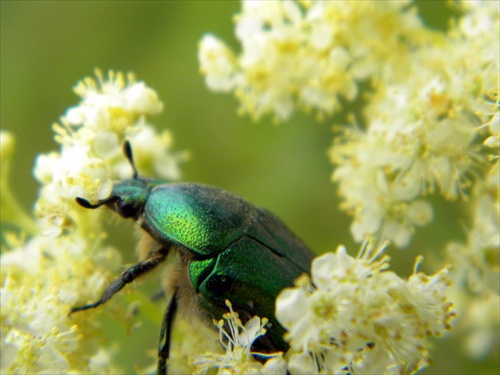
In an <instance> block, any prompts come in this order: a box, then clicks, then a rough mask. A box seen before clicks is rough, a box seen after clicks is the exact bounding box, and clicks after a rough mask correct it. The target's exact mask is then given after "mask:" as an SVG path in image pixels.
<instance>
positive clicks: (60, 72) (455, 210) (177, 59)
mask: <svg viewBox="0 0 500 375" xmlns="http://www.w3.org/2000/svg"><path fill="white" fill-rule="evenodd" d="M443 3H444V2H442V1H435V2H432V1H431V2H421V3H419V7H420V9H421V12H422V15H423V17H424V18H425V20H426V22H428V23H429V24H431V25H432V26H433V27H441V28H443V27H444V25H445V24H446V22H447V17H448V16H449V13H447V10H446V9H445V6H443ZM239 9H240V3H239V2H238V1H151V2H148V1H140V2H134V1H2V2H1V127H2V128H3V129H8V130H10V131H12V132H13V133H14V135H15V138H16V142H17V146H16V153H15V155H14V159H13V167H12V171H13V173H12V176H11V184H12V186H13V187H14V191H15V192H16V194H17V197H18V198H19V200H20V202H21V203H22V205H23V206H24V208H25V209H26V210H27V211H29V210H31V207H32V204H33V202H34V201H35V199H36V194H37V188H38V185H37V183H36V182H35V180H34V179H33V177H32V167H33V163H34V159H35V157H36V155H37V154H39V153H41V152H47V151H49V150H53V149H55V147H56V144H55V143H54V142H53V140H52V137H53V133H52V131H51V128H50V125H51V124H52V123H53V122H55V121H58V119H59V117H60V116H61V115H62V114H64V112H65V111H66V109H67V108H68V107H70V106H72V105H75V104H77V102H78V98H77V97H76V95H74V94H73V92H72V87H73V86H74V84H75V83H76V82H77V81H79V80H80V79H82V78H83V77H84V76H89V75H90V76H93V74H94V69H95V68H97V67H98V68H101V69H102V70H104V71H106V70H108V69H113V70H121V71H124V72H128V71H132V72H134V73H135V74H136V76H137V78H138V79H139V80H143V81H145V82H146V84H147V85H148V86H150V87H152V88H154V89H155V90H156V91H157V92H158V94H159V96H160V98H161V99H162V101H163V102H164V104H165V109H164V111H163V113H162V114H161V115H159V116H157V117H153V118H151V119H150V121H151V123H153V124H155V125H156V126H157V128H159V129H163V128H168V129H169V130H170V131H171V132H172V134H173V137H174V141H175V148H176V149H178V150H189V152H190V154H191V160H190V161H189V162H187V163H185V164H183V165H182V166H181V169H182V171H183V180H185V181H196V182H201V183H206V184H211V185H215V186H218V187H221V188H224V189H227V190H230V191H232V192H234V193H237V194H239V195H241V196H243V197H245V198H246V199H247V200H249V201H251V202H253V203H254V204H256V205H258V206H262V207H265V208H267V209H269V210H271V211H272V212H274V213H275V214H277V215H278V216H279V217H281V218H282V219H283V220H284V221H285V222H286V223H287V224H288V225H289V226H290V227H291V228H292V229H293V230H294V231H295V232H296V233H297V234H298V235H299V236H300V237H301V238H303V239H304V241H305V242H306V243H307V244H309V245H310V247H311V248H312V249H314V250H315V251H316V252H317V253H321V252H325V251H329V250H334V249H335V248H336V246H337V245H338V244H345V245H346V246H347V247H348V249H349V251H350V253H351V254H354V253H355V252H356V250H357V247H358V245H356V244H354V243H353V241H352V239H351V236H350V232H349V225H350V219H349V217H348V216H347V215H346V214H345V213H343V212H341V211H340V210H339V209H338V204H339V200H338V198H337V196H336V190H335V186H334V185H333V184H332V183H331V180H330V176H331V173H332V165H331V164H330V162H329V159H328V156H327V150H328V148H329V147H330V146H331V143H332V137H333V133H332V129H331V128H332V125H333V123H334V121H335V120H339V121H341V119H342V117H343V116H344V114H340V115H339V116H338V118H337V119H330V120H329V121H325V122H324V123H322V124H318V123H316V122H315V121H314V119H313V118H312V117H307V116H305V115H301V114H296V115H295V116H294V117H293V119H292V120H291V121H290V122H288V123H285V124H282V125H278V126H276V125H273V124H272V121H271V120H270V119H269V118H265V119H263V120H262V121H260V122H259V123H252V121H251V120H250V119H248V118H246V117H245V118H241V117H238V116H237V115H236V109H237V106H238V104H237V102H236V100H235V99H234V98H233V97H232V96H231V95H221V94H214V93H211V92H209V91H208V90H207V89H206V87H205V85H204V82H203V77H202V76H201V75H200V73H199V69H198V62H197V47H198V42H199V40H200V38H201V37H202V35H203V34H204V33H206V32H211V33H214V34H215V35H217V36H219V37H220V38H221V39H223V40H224V41H226V42H228V43H229V44H230V45H232V46H233V47H235V48H237V46H238V45H237V42H236V40H235V39H234V35H233V23H232V17H233V15H234V14H235V13H236V12H238V10H239ZM435 203H436V205H438V208H437V209H436V212H437V214H436V220H437V221H438V222H439V221H440V220H441V221H442V225H433V227H432V228H430V229H428V230H427V229H426V230H423V231H422V230H421V231H420V232H419V233H418V234H417V236H416V237H415V239H414V241H413V243H412V245H411V247H410V248H409V249H407V250H403V251H402V250H396V249H390V250H389V254H390V255H391V257H392V259H393V262H392V265H393V268H394V269H395V270H396V271H397V272H398V273H399V274H400V275H402V276H407V275H408V274H410V273H411V271H412V266H413V261H414V257H415V256H416V255H417V254H420V253H428V252H429V251H433V250H436V251H437V250H439V249H440V248H441V247H442V246H443V244H444V243H445V242H446V240H447V239H449V238H450V237H451V238H457V237H458V238H460V235H459V234H458V233H459V227H458V225H459V224H457V222H456V216H457V215H458V216H459V217H460V216H463V212H461V207H460V205H457V204H454V205H450V204H448V203H445V202H441V201H440V200H439V199H436V202H435ZM439 212H445V213H446V214H444V215H440V214H439ZM450 217H452V218H453V221H452V220H451V219H449V218H450ZM119 225H122V224H119ZM123 225H126V224H123ZM443 228H446V229H445V230H443ZM117 230H120V227H118V229H117ZM114 237H115V239H114V240H116V241H117V242H115V243H116V246H117V247H118V248H120V249H121V250H123V254H124V261H126V262H132V261H133V259H134V255H133V251H132V249H133V247H134V245H133V243H131V241H132V239H130V238H127V237H126V238H125V239H124V238H123V236H117V235H116V233H115V236H114ZM118 237H120V238H118ZM429 258H430V257H428V259H429ZM424 269H425V267H424ZM435 270H436V269H435V268H434V269H427V271H428V272H434V271H435ZM151 288H152V289H154V287H151ZM158 328H159V327H154V326H153V325H151V324H149V325H148V323H147V322H145V323H144V324H143V326H142V327H141V328H140V329H138V330H135V331H134V332H133V333H132V334H131V335H128V334H127V333H126V332H123V328H122V327H115V328H113V329H116V330H117V331H119V332H118V333H116V332H115V334H118V335H121V336H122V339H123V346H124V348H121V349H120V350H119V351H118V354H117V355H118V357H119V360H120V361H121V362H122V363H123V364H124V367H125V368H129V369H132V366H133V364H134V363H135V362H134V360H135V357H134V356H133V355H130V353H137V341H138V340H141V342H143V343H144V347H145V348H154V347H155V345H156V340H157V331H158ZM120 330H121V332H120ZM127 347H128V349H130V351H127ZM433 357H434V360H435V363H434V366H432V367H430V368H429V369H428V370H426V371H425V373H428V374H431V373H433V374H443V373H447V374H458V373H461V374H466V373H481V372H482V373H487V372H488V371H489V372H491V373H495V372H498V371H497V366H498V362H494V361H486V360H485V361H482V362H473V361H469V360H467V358H466V357H465V356H464V355H463V353H462V352H461V347H460V340H456V339H453V338H450V339H444V340H438V341H436V350H434V352H433ZM143 363H148V361H147V360H146V361H145V362H143Z"/></svg>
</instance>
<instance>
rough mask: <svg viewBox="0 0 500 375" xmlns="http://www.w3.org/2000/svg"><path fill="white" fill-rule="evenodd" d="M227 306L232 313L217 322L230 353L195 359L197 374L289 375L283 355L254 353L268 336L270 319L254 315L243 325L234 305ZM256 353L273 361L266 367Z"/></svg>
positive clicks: (226, 348)
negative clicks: (252, 349) (253, 348)
mask: <svg viewBox="0 0 500 375" xmlns="http://www.w3.org/2000/svg"><path fill="white" fill-rule="evenodd" d="M226 305H227V306H228V308H229V312H228V313H226V314H224V316H223V319H222V320H220V321H219V322H217V327H218V328H219V336H220V342H221V344H222V346H223V347H224V349H225V351H226V353H225V354H224V355H219V354H212V353H207V354H205V355H198V356H195V357H194V359H193V364H194V366H195V372H194V373H195V374H206V373H207V372H210V373H211V372H215V371H217V372H216V373H217V374H283V375H284V374H286V372H287V366H286V362H285V360H284V359H283V358H282V353H271V354H267V353H256V352H252V351H251V347H252V344H253V343H254V341H255V340H257V339H258V338H259V337H261V336H263V335H265V333H266V328H265V326H266V325H267V323H268V320H267V319H266V318H262V319H260V318H259V317H257V316H254V317H253V318H251V319H250V320H249V321H248V322H246V323H245V325H243V323H242V322H241V320H240V318H239V315H238V313H236V312H234V310H233V308H232V305H231V303H230V302H229V301H226ZM224 326H227V327H228V328H229V332H228V331H226V330H225V329H224ZM254 354H256V355H259V356H260V357H263V358H269V359H268V360H267V361H266V363H265V364H264V365H263V364H262V363H260V362H257V361H256V360H255V359H254V358H253V355H254Z"/></svg>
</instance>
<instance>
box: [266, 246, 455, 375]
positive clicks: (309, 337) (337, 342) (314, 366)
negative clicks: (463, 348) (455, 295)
mask: <svg viewBox="0 0 500 375" xmlns="http://www.w3.org/2000/svg"><path fill="white" fill-rule="evenodd" d="M383 250H384V249H383V248H381V249H379V250H377V251H373V250H372V248H370V247H369V246H365V247H362V249H361V252H360V255H359V256H358V258H357V259H355V258H353V257H351V256H349V255H348V254H347V253H346V249H345V248H344V247H343V246H340V247H339V248H338V249H337V252H336V253H326V254H323V255H321V256H318V257H317V258H315V259H314V260H313V263H312V266H311V278H309V277H307V276H304V277H303V278H302V279H299V280H298V282H297V286H296V287H294V288H288V289H285V290H283V291H282V292H281V294H280V295H279V296H278V298H277V300H276V318H277V319H278V320H279V322H280V323H281V324H282V325H283V326H284V327H285V328H286V329H287V330H288V332H287V334H286V336H285V339H286V340H288V342H289V343H290V346H291V349H290V351H289V352H288V354H287V357H288V358H289V364H288V366H289V371H290V373H291V374H306V373H307V374H315V373H317V374H367V373H369V374H389V373H399V374H407V373H414V372H416V371H418V370H419V369H422V368H423V367H425V366H426V365H427V359H428V358H427V357H428V352H427V349H426V347H427V346H428V345H427V343H426V338H427V337H428V336H432V335H433V336H440V335H441V334H442V333H443V332H444V331H445V330H446V329H449V320H450V319H451V318H452V317H453V315H454V314H453V313H452V312H451V311H450V309H451V305H452V304H451V303H450V302H448V301H447V300H446V297H445V294H444V292H445V289H446V288H447V287H448V285H449V283H450V281H449V280H448V277H447V273H448V272H447V270H446V269H443V270H441V271H440V272H438V273H436V274H435V275H433V276H426V275H424V274H422V273H417V270H416V268H417V266H418V265H417V266H416V267H415V270H414V273H413V275H411V276H410V278H409V279H408V280H403V279H401V278H400V277H398V276H397V275H396V274H395V273H393V272H390V271H387V270H386V269H387V268H388V266H389V265H388V257H387V256H385V255H384V256H382V252H383Z"/></svg>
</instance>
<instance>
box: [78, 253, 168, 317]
mask: <svg viewBox="0 0 500 375" xmlns="http://www.w3.org/2000/svg"><path fill="white" fill-rule="evenodd" d="M167 255H168V248H164V247H162V248H160V249H158V250H155V251H153V252H152V253H151V254H150V255H149V257H148V258H147V259H145V260H143V261H142V262H139V263H136V264H134V265H133V266H131V267H129V268H127V269H126V270H125V271H124V272H123V273H122V275H121V277H120V278H119V279H116V280H115V281H113V282H112V283H111V284H110V285H109V286H108V287H107V288H106V290H105V291H104V293H103V294H102V297H101V299H100V300H99V301H97V302H94V303H91V304H89V305H85V306H79V307H73V308H72V309H71V311H70V312H69V313H70V314H73V313H74V312H77V311H82V310H88V309H93V308H94V307H97V306H99V305H102V304H103V303H105V302H107V301H108V300H109V299H110V298H111V297H113V296H114V295H115V294H116V293H118V292H119V291H120V290H121V289H122V288H123V287H124V286H125V285H126V284H128V283H130V282H132V281H134V280H135V279H136V278H137V277H138V276H141V275H142V274H144V273H146V272H149V271H151V270H152V269H154V268H155V267H156V266H158V265H159V264H160V263H161V262H163V261H164V260H165V258H166V257H167Z"/></svg>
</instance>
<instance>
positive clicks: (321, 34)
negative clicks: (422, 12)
mask: <svg viewBox="0 0 500 375" xmlns="http://www.w3.org/2000/svg"><path fill="white" fill-rule="evenodd" d="M410 5H411V2H410V1H407V0H405V1H391V2H377V1H307V0H303V1H291V0H283V1H275V0H271V1H267V0H266V1H252V0H248V1H245V0H243V1H242V11H241V13H240V14H238V15H237V17H236V37H237V38H238V40H239V42H240V43H241V49H242V50H241V52H240V53H239V54H238V55H236V54H235V53H234V52H233V51H231V50H230V49H229V48H228V47H227V46H226V45H225V44H224V43H223V42H222V41H220V40H219V39H217V38H216V37H215V36H213V35H209V34H207V35H206V36H205V37H204V38H203V39H202V41H201V43H200V48H199V62H200V69H201V72H202V73H203V74H204V76H205V79H206V83H207V86H208V87H209V88H210V89H212V90H214V91H220V92H229V91H234V93H235V95H236V97H237V98H238V99H239V101H240V103H241V107H240V112H241V113H245V114H249V115H250V116H252V117H253V118H254V119H258V118H260V117H261V116H262V115H265V114H269V113H271V114H273V115H274V116H275V118H276V119H277V120H278V121H283V120H287V119H288V118H289V117H290V116H291V114H292V113H293V111H294V107H295V106H298V107H300V108H303V109H305V110H314V111H316V113H317V114H318V116H319V117H320V118H321V117H323V116H324V115H329V114H332V113H333V112H334V111H335V110H337V109H339V106H340V102H339V97H340V96H342V97H344V98H345V99H347V100H352V99H354V98H355V97H356V96H357V95H358V82H360V81H363V80H366V79H367V78H368V77H369V76H371V75H373V74H379V72H380V69H381V66H383V65H387V66H391V67H393V68H396V69H394V70H397V67H399V66H401V64H403V62H402V61H401V56H402V57H403V59H404V58H405V56H407V51H408V49H409V48H411V46H412V44H416V43H420V42H421V39H425V38H426V32H425V31H424V30H425V29H423V28H422V27H421V26H422V25H421V22H420V20H419V18H418V15H417V14H416V12H415V11H414V9H412V8H411V7H410ZM391 64H392V65H391ZM392 73H395V72H394V71H393V72H392Z"/></svg>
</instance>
